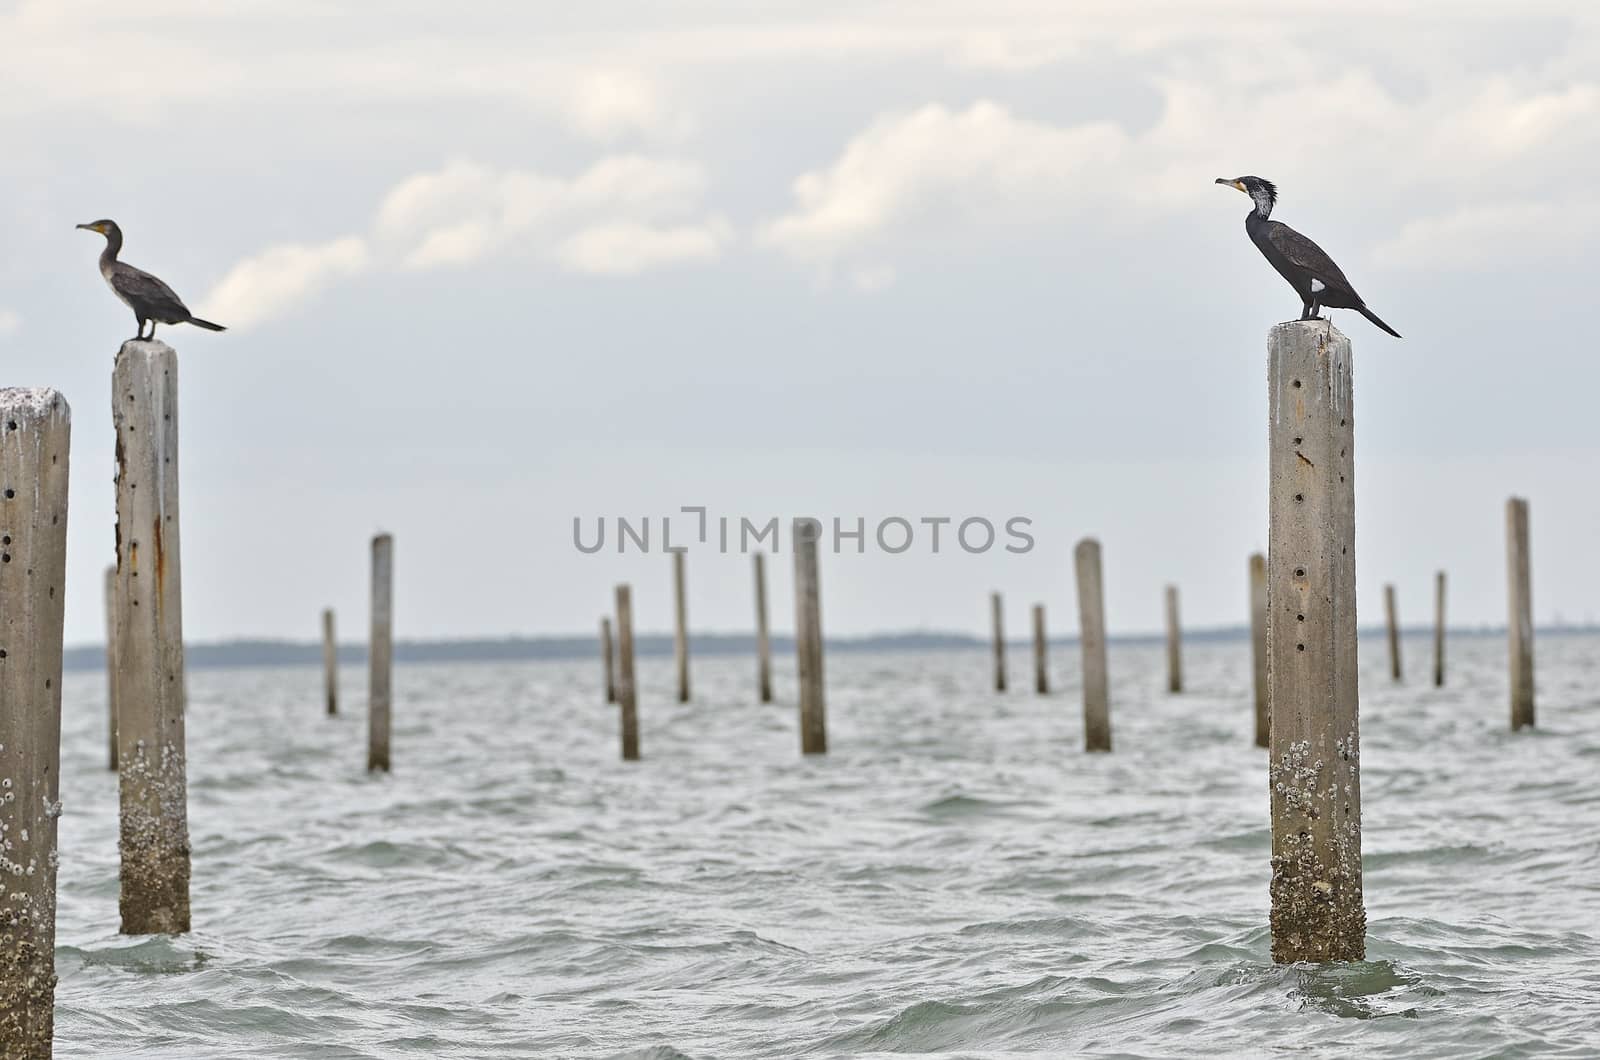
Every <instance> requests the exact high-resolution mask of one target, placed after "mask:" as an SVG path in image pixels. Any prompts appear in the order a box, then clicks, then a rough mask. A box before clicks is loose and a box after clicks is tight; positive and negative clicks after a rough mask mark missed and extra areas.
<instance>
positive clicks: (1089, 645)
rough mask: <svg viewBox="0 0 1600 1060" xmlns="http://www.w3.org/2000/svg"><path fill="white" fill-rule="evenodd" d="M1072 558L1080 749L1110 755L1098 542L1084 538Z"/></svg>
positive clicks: (1103, 609)
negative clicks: (1080, 661) (1079, 653)
mask: <svg viewBox="0 0 1600 1060" xmlns="http://www.w3.org/2000/svg"><path fill="white" fill-rule="evenodd" d="M1073 558H1074V560H1075V561H1076V565H1077V576H1078V641H1079V644H1080V645H1082V648H1083V746H1084V750H1086V751H1109V750H1111V702H1110V687H1109V684H1110V680H1109V675H1108V671H1107V668H1106V618H1105V590H1104V587H1103V582H1102V579H1101V573H1100V542H1098V541H1096V540H1095V539H1094V538H1092V537H1086V538H1084V539H1083V540H1082V541H1079V542H1078V545H1077V547H1076V548H1075V549H1074V550H1073Z"/></svg>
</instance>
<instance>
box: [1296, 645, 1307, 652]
mask: <svg viewBox="0 0 1600 1060" xmlns="http://www.w3.org/2000/svg"><path fill="white" fill-rule="evenodd" d="M1294 650H1295V651H1305V650H1306V646H1305V645H1304V644H1296V645H1295V646H1294Z"/></svg>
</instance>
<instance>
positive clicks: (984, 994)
mask: <svg viewBox="0 0 1600 1060" xmlns="http://www.w3.org/2000/svg"><path fill="white" fill-rule="evenodd" d="M1367 647H1368V648H1369V650H1368V651H1367V653H1366V654H1367V656H1368V658H1369V661H1371V662H1372V663H1373V665H1372V666H1371V667H1369V670H1370V671H1371V672H1370V673H1369V674H1368V675H1367V676H1368V677H1369V678H1370V680H1368V681H1367V682H1366V684H1365V685H1364V687H1363V699H1362V743H1363V764H1364V785H1365V788H1364V797H1363V811H1364V829H1365V835H1364V841H1365V849H1366V861H1365V865H1366V898H1367V910H1368V916H1369V939H1368V959H1367V960H1366V961H1364V962H1361V963H1357V964H1350V965H1345V966H1326V967H1311V966H1290V967H1280V966H1276V965H1274V964H1272V962H1271V960H1270V956H1269V952H1268V951H1269V945H1268V937H1267V931H1266V920H1267V879H1268V866H1267V857H1268V844H1269V835H1268V830H1267V822H1266V816H1265V815H1266V780H1265V757H1264V752H1258V751H1256V750H1255V749H1254V748H1252V747H1251V746H1250V745H1249V741H1250V738H1251V732H1252V723H1251V718H1250V710H1251V708H1250V695H1249V688H1248V683H1249V679H1250V677H1249V669H1248V662H1247V659H1246V657H1245V646H1244V645H1243V644H1205V645H1195V646H1192V647H1191V648H1190V649H1189V651H1188V652H1187V653H1186V658H1185V663H1186V672H1187V675H1188V678H1189V682H1190V685H1191V691H1189V692H1187V693H1185V694H1184V695H1181V696H1169V695H1167V694H1166V693H1165V691H1164V686H1163V674H1162V659H1161V655H1160V651H1159V649H1158V648H1155V647H1150V648H1141V647H1122V648H1114V649H1113V651H1112V672H1113V724H1114V727H1115V732H1116V747H1117V750H1116V752H1115V753H1114V754H1111V755H1101V756H1087V755H1085V754H1084V753H1083V752H1082V751H1081V749H1080V748H1081V739H1082V734H1081V728H1080V712H1079V705H1078V702H1077V700H1076V698H1075V697H1076V694H1077V693H1076V685H1075V683H1074V682H1075V665H1076V660H1075V659H1074V658H1072V657H1070V656H1068V654H1067V653H1065V652H1059V653H1058V655H1057V658H1056V659H1055V660H1054V663H1055V669H1056V671H1057V682H1058V686H1059V687H1061V688H1063V689H1066V690H1067V691H1065V692H1062V693H1058V694H1055V695H1051V696H1047V697H1038V696H1035V695H1033V694H1031V693H1029V692H1024V691H1016V692H1012V693H1010V694H1008V695H1003V696H1000V695H996V694H994V693H990V692H986V691H984V689H985V686H986V684H987V666H988V658H987V655H986V653H983V652H970V653H961V654H952V655H942V656H941V655H932V654H928V655H910V654H908V655H882V656H853V655H844V656H840V657H839V658H838V659H836V660H835V659H830V660H829V674H828V676H829V686H830V687H829V725H830V732H829V736H830V746H831V747H832V749H833V750H832V753H831V754H830V755H828V756H827V757H826V758H822V759H813V760H802V759H801V757H800V755H799V753H798V743H799V742H798V738H797V736H796V732H795V710H794V708H793V699H792V691H793V676H792V670H791V669H789V668H786V667H784V666H781V665H780V667H779V671H778V674H777V680H778V690H779V698H780V700H781V702H780V703H778V704H775V705H767V706H763V705H760V704H758V703H756V702H755V701H754V697H753V695H752V694H751V693H752V691H753V683H754V682H753V667H752V666H751V665H748V663H747V661H745V660H734V659H725V658H724V659H709V660H704V661H697V662H696V665H695V679H696V687H697V693H698V696H697V699H696V701H695V702H694V703H693V704H689V705H684V706H680V705H679V704H677V703H675V702H674V701H673V697H672V696H671V695H670V692H669V682H670V679H671V677H670V672H669V670H670V665H671V664H670V661H669V660H654V659H644V660H641V667H642V677H643V681H644V688H643V696H642V708H641V709H642V723H641V724H642V733H643V736H642V741H643V751H644V761H643V762H641V763H639V764H637V765H635V766H631V767H629V766H624V765H623V764H622V763H621V762H620V761H619V760H618V737H617V731H616V719H615V716H614V714H613V711H612V709H610V708H607V707H606V706H604V705H603V704H602V703H601V702H600V696H599V695H598V694H597V693H598V676H599V675H598V673H597V672H592V671H598V664H595V665H593V666H588V665H578V664H575V663H566V662H544V663H530V664H525V665H510V664H508V665H458V666H414V667H404V668H401V669H400V670H399V671H398V672H397V677H396V685H397V689H398V696H397V702H396V706H395V712H396V719H397V725H396V732H395V739H394V756H395V767H396V768H395V772H394V774H393V775H391V776H388V777H368V776H367V775H366V774H365V773H364V771H363V766H364V760H365V758H364V744H363V741H364V740H365V731H366V730H365V723H364V716H363V711H362V707H361V696H360V684H359V682H360V681H361V680H363V674H361V673H360V672H358V671H357V670H355V669H351V670H348V671H346V672H345V673H344V675H343V677H344V680H345V682H346V686H345V690H346V699H347V701H348V702H349V704H350V707H349V708H348V709H347V711H346V713H345V714H343V715H341V716H340V717H338V718H334V719H326V718H324V717H322V715H321V709H322V708H321V700H320V675H319V674H318V673H317V672H315V671H314V670H310V669H294V668H288V669H274V670H252V671H197V672H195V673H193V674H191V675H190V682H191V686H192V693H193V695H192V699H191V703H192V706H191V713H190V719H189V739H190V768H191V785H190V804H191V805H190V822H191V828H192V832H193V840H194V848H195V853H194V921H195V925H196V931H195V933H194V934H192V935H190V936H186V937H182V938H141V939H127V938H122V937H120V936H118V935H117V933H116V927H117V855H116V833H115V824H116V780H115V777H114V776H113V775H112V774H110V773H109V772H107V771H106V770H105V768H104V761H103V758H102V756H103V754H104V742H105V741H104V729H103V725H104V719H103V710H104V700H103V689H102V687H101V684H100V682H99V681H98V680H96V679H95V678H94V676H92V675H85V674H75V675H71V676H70V677H69V679H68V682H67V687H66V696H65V699H66V708H65V710H66V717H65V737H64V749H63V783H64V792H63V794H64V796H65V799H64V801H65V810H66V813H65V815H64V816H63V818H62V820H61V857H62V861H61V881H60V892H61V903H60V915H59V943H60V945H59V950H58V955H57V963H58V967H59V972H60V976H61V985H60V988H59V991H58V1009H57V1036H58V1045H57V1055H59V1056H63V1057H68V1056H94V1057H203V1058H231V1057H260V1058H268V1057H271V1058H285V1057H291V1058H292V1057H317V1058H351V1060H355V1058H380V1057H382V1058H387V1057H452V1058H453V1057H462V1058H479V1057H573V1058H589V1057H594V1058H600V1057H618V1058H622V1057H626V1058H631V1060H686V1058H692V1060H712V1058H747V1057H748V1058H764V1057H772V1058H778V1057H870V1056H904V1055H908V1054H909V1055H922V1056H941V1057H952V1058H954V1057H1017V1056H1043V1057H1058V1056H1118V1057H1187V1056H1195V1055H1201V1054H1206V1053H1210V1054H1215V1055H1218V1056H1265V1055H1284V1054H1287V1053H1296V1054H1306V1055H1318V1056H1330V1057H1332V1056H1339V1057H1347V1056H1351V1055H1405V1056H1427V1057H1459V1056H1507V1057H1510V1056H1533V1055H1539V1056H1592V1055H1596V1054H1597V1053H1600V945H1597V940H1596V936H1597V933H1600V882H1596V881H1597V879H1600V872H1597V870H1600V774H1597V773H1596V771H1595V761H1596V758H1597V756H1600V695H1597V694H1596V692H1595V690H1594V686H1593V683H1592V678H1593V675H1594V674H1595V673H1596V672H1600V671H1597V667H1596V662H1597V661H1600V638H1583V637H1563V638H1546V639H1545V640H1544V641H1542V642H1541V643H1540V645H1539V651H1540V655H1539V666H1540V670H1539V678H1540V694H1541V702H1540V705H1539V710H1540V721H1541V727H1540V729H1539V730H1538V731H1536V732H1532V733H1519V734H1515V735H1514V734H1512V733H1510V732H1509V731H1507V724H1506V723H1507V717H1508V708H1507V705H1506V694H1505V683H1504V674H1503V668H1504V650H1503V646H1502V645H1500V644H1499V643H1497V642H1493V641H1488V640H1462V641H1460V642H1459V643H1454V644H1452V646H1451V648H1452V658H1451V665H1452V674H1451V683H1450V685H1449V687H1448V688H1446V689H1443V690H1435V689H1433V688H1432V687H1430V686H1425V685H1423V684H1422V683H1421V682H1413V683H1412V684H1408V685H1402V686H1398V687H1397V686H1394V685H1393V684H1391V683H1390V682H1389V680H1388V679H1387V675H1386V674H1385V673H1383V672H1381V667H1379V666H1378V665H1377V664H1378V663H1380V662H1382V660H1381V659H1380V658H1379V656H1380V654H1381V645H1380V644H1378V642H1373V643H1372V644H1370V645H1367ZM1407 647H1408V649H1409V650H1410V651H1412V652H1413V653H1414V654H1415V655H1416V657H1417V658H1421V657H1422V655H1423V654H1424V653H1425V650H1426V645H1425V644H1424V643H1423V642H1421V641H1418V642H1416V643H1409V642H1408V644H1407Z"/></svg>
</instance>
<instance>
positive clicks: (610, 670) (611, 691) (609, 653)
mask: <svg viewBox="0 0 1600 1060" xmlns="http://www.w3.org/2000/svg"><path fill="white" fill-rule="evenodd" d="M616 660H617V655H616V651H615V649H613V648H612V646H611V620H610V619H609V618H602V619H601V620H600V669H601V672H602V673H604V674H605V681H606V702H607V703H615V702H616V701H617V669H616V665H617V663H616Z"/></svg>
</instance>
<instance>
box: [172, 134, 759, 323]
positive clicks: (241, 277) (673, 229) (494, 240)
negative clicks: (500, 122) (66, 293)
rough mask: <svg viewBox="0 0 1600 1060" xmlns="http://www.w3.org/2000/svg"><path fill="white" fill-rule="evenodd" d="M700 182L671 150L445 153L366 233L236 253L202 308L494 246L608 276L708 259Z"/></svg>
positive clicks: (228, 309) (434, 263) (229, 309)
mask: <svg viewBox="0 0 1600 1060" xmlns="http://www.w3.org/2000/svg"><path fill="white" fill-rule="evenodd" d="M705 188H706V178H705V174H704V172H703V171H702V170H701V168H700V167H699V166H698V165H696V164H694V163H692V162H686V161H683V160H679V159H659V158H647V157H644V156H639V155H615V156H610V157H607V158H602V159H601V160H600V161H598V162H596V163H595V164H594V165H592V166H590V167H589V168H588V169H586V170H584V171H582V172H581V173H579V174H578V175H577V176H575V177H571V178H561V177H555V176H550V175H548V174H544V173H537V172H533V171H529V170H498V169H494V168H492V167H489V166H484V165H481V164H479V163H476V162H472V161H467V160H460V161H455V162H451V163H449V164H447V165H445V166H443V167H442V168H440V169H437V170H433V171H430V172H426V173H417V174H413V175H412V176H409V177H406V178H405V179H403V180H401V181H399V182H398V183H397V184H395V186H394V187H393V188H391V189H390V190H389V192H388V193H387V194H386V195H384V196H383V198H382V200H381V201H380V202H379V203H378V206H377V210H376V212H375V216H374V218H373V223H372V234H371V236H370V237H365V236H354V235H352V236H346V237H344V238H342V239H336V240H333V241H332V242H328V243H321V244H311V245H306V244H284V245H280V246H273V247H268V248H267V249H266V250H263V251H261V252H260V253H258V254H255V255H253V256H252V257H249V258H247V259H245V260H244V261H241V262H239V263H238V264H237V265H235V266H234V267H233V268H232V269H231V270H229V272H228V274H227V275H226V276H224V277H223V278H222V280H221V282H219V283H218V284H217V285H216V286H215V287H214V288H212V290H211V292H210V294H209V295H208V296H207V297H206V299H205V300H204V303H203V305H204V307H205V308H204V310H203V311H202V313H201V315H202V316H205V317H208V318H210V319H215V320H216V321H217V323H219V324H224V325H227V326H229V327H239V328H243V327H249V326H251V325H254V324H259V323H261V322H262V321H265V320H267V319H269V318H271V317H274V316H278V315H280V314H282V313H284V312H286V311H288V310H290V309H292V308H293V307H294V306H296V305H298V304H300V303H302V302H304V301H306V300H307V299H310V298H312V297H314V296H315V295H317V294H319V293H320V292H321V291H322V290H324V289H325V288H327V287H329V286H331V285H333V284H335V283H336V282H338V281H339V280H342V279H344V278H346V277H349V276H354V275H358V274H360V273H363V272H366V271H368V270H369V269H372V268H379V267H388V268H406V269H418V270H422V269H439V268H461V267H466V266H470V265H474V264H476V263H478V262H480V261H484V260H486V259H488V258H491V257H493V256H495V255H502V254H523V255H526V256H531V257H532V258H533V259H534V260H536V261H543V262H545V263H547V264H550V265H552V266H554V267H557V268H562V269H566V270H569V271H572V272H578V273H586V274H591V275H608V276H629V275H634V274H637V273H640V272H644V271H647V270H650V269H658V268H666V267H669V266H673V265H690V264H702V263H706V262H711V261H715V260H717V259H718V258H720V257H721V255H722V253H723V252H724V250H726V248H727V247H728V246H729V245H730V244H731V243H732V242H733V230H732V226H731V225H729V224H728V222H727V221H726V220H724V219H722V218H721V217H718V216H715V215H711V214H707V213H704V211H703V210H702V208H701V200H702V199H703V198H704V196H705ZM529 248H531V250H530V249H529Z"/></svg>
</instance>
